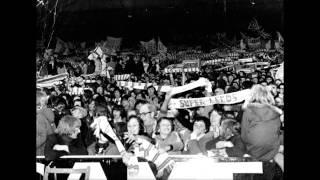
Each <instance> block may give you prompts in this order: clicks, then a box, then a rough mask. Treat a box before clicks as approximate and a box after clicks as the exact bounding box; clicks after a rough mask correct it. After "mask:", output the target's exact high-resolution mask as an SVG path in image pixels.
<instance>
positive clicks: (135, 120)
mask: <svg viewBox="0 0 320 180" xmlns="http://www.w3.org/2000/svg"><path fill="white" fill-rule="evenodd" d="M137 138H143V139H146V140H147V141H149V142H150V143H152V144H155V141H154V140H153V139H152V138H151V137H150V136H148V134H147V133H145V131H144V126H143V121H142V120H141V119H140V118H139V117H138V116H135V115H132V116H130V117H129V118H128V122H127V131H126V132H125V133H124V138H123V140H124V141H123V143H124V146H125V148H126V150H127V151H132V152H134V146H133V143H134V142H135V140H136V139H137Z"/></svg>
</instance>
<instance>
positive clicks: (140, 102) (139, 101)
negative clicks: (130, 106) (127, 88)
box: [134, 99, 148, 109]
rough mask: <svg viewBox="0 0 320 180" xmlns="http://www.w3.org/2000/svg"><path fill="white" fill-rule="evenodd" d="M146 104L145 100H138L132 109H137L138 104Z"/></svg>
mask: <svg viewBox="0 0 320 180" xmlns="http://www.w3.org/2000/svg"><path fill="white" fill-rule="evenodd" d="M147 103H148V101H146V100H143V99H138V100H137V101H136V103H135V104H134V109H136V108H137V106H138V104H147Z"/></svg>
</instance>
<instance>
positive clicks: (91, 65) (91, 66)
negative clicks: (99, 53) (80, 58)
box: [87, 60, 96, 74]
mask: <svg viewBox="0 0 320 180" xmlns="http://www.w3.org/2000/svg"><path fill="white" fill-rule="evenodd" d="M95 69H96V66H95V64H94V61H92V60H90V61H89V63H88V69H87V74H93V73H94V71H95Z"/></svg>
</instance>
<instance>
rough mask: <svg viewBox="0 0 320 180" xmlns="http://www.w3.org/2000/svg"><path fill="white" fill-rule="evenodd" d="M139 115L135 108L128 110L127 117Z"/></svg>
mask: <svg viewBox="0 0 320 180" xmlns="http://www.w3.org/2000/svg"><path fill="white" fill-rule="evenodd" d="M136 115H137V112H136V111H135V110H129V111H128V116H127V117H130V116H136Z"/></svg>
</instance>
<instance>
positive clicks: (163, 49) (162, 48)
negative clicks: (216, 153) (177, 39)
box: [158, 38, 168, 54]
mask: <svg viewBox="0 0 320 180" xmlns="http://www.w3.org/2000/svg"><path fill="white" fill-rule="evenodd" d="M167 50H168V49H167V47H166V46H165V45H164V44H163V43H162V42H161V40H160V38H159V40H158V52H159V53H160V54H165V53H167Z"/></svg>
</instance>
